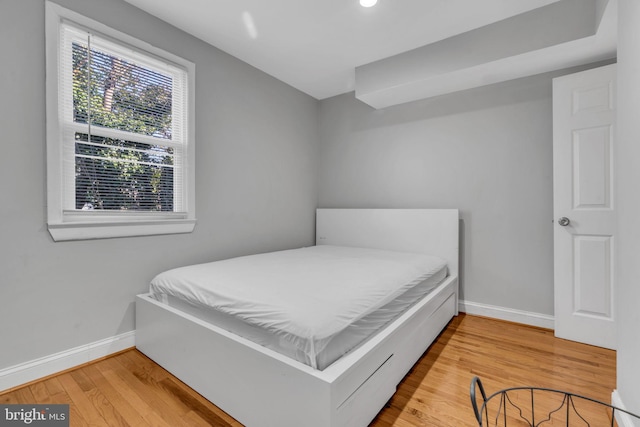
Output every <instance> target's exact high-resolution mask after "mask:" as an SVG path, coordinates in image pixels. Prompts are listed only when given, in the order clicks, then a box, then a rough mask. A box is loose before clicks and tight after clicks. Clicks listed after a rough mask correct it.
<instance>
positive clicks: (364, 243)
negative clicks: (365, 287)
mask: <svg viewBox="0 0 640 427" xmlns="http://www.w3.org/2000/svg"><path fill="white" fill-rule="evenodd" d="M458 228H459V225H458V210H457V209H318V210H317V211H316V245H336V246H357V247H364V248H376V249H388V250H396V251H406V252H419V253H426V254H430V255H436V256H439V257H441V258H444V259H446V260H447V263H448V268H449V274H451V275H453V274H458Z"/></svg>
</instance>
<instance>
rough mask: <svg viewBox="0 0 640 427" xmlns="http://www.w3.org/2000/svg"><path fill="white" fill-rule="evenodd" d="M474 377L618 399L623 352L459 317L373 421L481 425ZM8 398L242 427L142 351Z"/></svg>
mask: <svg viewBox="0 0 640 427" xmlns="http://www.w3.org/2000/svg"><path fill="white" fill-rule="evenodd" d="M476 375H477V376H479V377H480V378H482V381H483V383H484V386H485V389H486V391H487V393H488V394H491V393H493V392H495V391H498V390H499V389H502V388H507V387H514V386H535V387H547V388H554V389H561V390H566V391H569V392H574V393H577V394H583V395H587V396H589V397H592V398H594V399H598V400H602V401H605V402H610V400H611V392H612V391H613V389H614V387H615V352H614V351H611V350H604V349H601V348H597V347H592V346H588V345H584V344H578V343H573V342H570V341H565V340H560V339H557V338H554V337H553V333H552V332H551V331H548V330H544V329H538V328H532V327H527V326H523V325H517V324H513V323H507V322H501V321H497V320H491V319H485V318H481V317H475V316H466V315H460V316H458V317H457V318H455V319H454V320H452V322H451V323H450V324H449V326H448V327H447V329H446V330H445V331H444V332H443V333H442V334H441V335H440V337H439V338H438V339H437V341H436V342H435V343H434V344H433V345H432V346H431V347H430V348H429V350H428V351H427V352H426V353H425V354H424V355H423V357H422V358H421V359H420V360H419V361H418V363H417V364H416V365H415V366H414V368H413V370H412V371H411V372H410V373H409V374H408V375H407V376H406V377H405V379H404V380H403V382H402V383H401V384H400V385H399V386H398V390H397V392H396V394H395V395H394V397H393V398H392V399H391V400H390V401H389V403H388V404H387V407H385V408H384V409H383V410H382V411H381V412H380V414H378V417H377V418H376V419H375V420H374V422H373V423H372V426H375V427H388V426H395V427H409V426H412V427H413V426H434V427H440V426H452V427H463V426H477V423H475V421H474V417H473V411H472V408H471V405H470V400H469V386H470V382H471V379H472V378H473V377H474V376H476ZM4 403H32V404H33V403H69V404H70V405H71V406H70V410H71V414H70V418H71V425H72V426H82V425H95V426H106V425H110V426H128V425H131V426H145V425H153V426H171V427H176V426H240V424H239V423H238V422H237V421H235V420H234V419H233V418H231V417H229V416H228V415H226V414H225V413H224V412H223V411H221V410H220V409H218V408H217V407H216V406H214V405H213V404H211V403H210V402H208V401H207V400H205V399H204V398H202V397H201V396H200V395H199V394H197V393H196V392H194V391H193V390H191V389H190V388H189V387H187V386H186V385H184V384H183V383H182V382H180V381H179V380H178V379H176V378H175V377H173V376H172V375H171V374H169V373H168V372H167V371H165V370H164V369H162V368H161V367H160V366H158V365H156V364H155V363H154V362H152V361H151V360H149V359H148V358H147V357H145V356H144V355H143V354H141V353H140V352H138V351H137V350H135V349H131V350H127V351H125V352H122V353H119V354H117V355H115V356H113V357H109V358H106V359H103V360H101V361H98V362H95V363H91V364H88V365H84V366H82V367H79V368H77V369H75V370H71V371H68V372H65V373H62V374H59V375H56V376H52V377H49V378H46V379H44V380H41V381H38V382H35V383H32V384H29V385H27V386H24V387H19V388H16V389H12V390H9V391H7V392H3V393H0V404H4ZM592 425H593V424H592ZM301 427H302V426H301Z"/></svg>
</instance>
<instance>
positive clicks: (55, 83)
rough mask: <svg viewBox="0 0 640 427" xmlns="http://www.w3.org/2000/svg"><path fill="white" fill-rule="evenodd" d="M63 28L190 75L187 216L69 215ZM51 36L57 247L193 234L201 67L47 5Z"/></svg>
mask: <svg viewBox="0 0 640 427" xmlns="http://www.w3.org/2000/svg"><path fill="white" fill-rule="evenodd" d="M63 22H67V23H71V24H72V25H74V26H77V27H80V28H85V29H90V32H92V33H95V34H96V35H98V36H100V37H103V38H106V39H108V40H109V41H110V42H114V43H117V44H120V45H121V46H123V47H124V48H126V49H133V50H135V51H137V52H138V53H140V54H141V55H146V56H148V57H152V58H156V59H161V60H163V61H167V62H169V63H171V64H173V65H175V66H178V67H180V68H182V69H184V70H186V73H187V83H186V84H187V90H186V105H185V106H184V107H185V109H186V114H187V120H186V123H185V124H186V132H185V145H184V150H183V151H184V159H183V162H182V176H181V182H182V189H181V194H182V206H183V208H184V212H148V211H147V212H134V211H112V210H111V211H110V210H96V211H79V210H65V206H64V191H65V187H64V180H65V174H64V173H65V169H64V163H65V162H68V161H72V160H71V159H66V158H65V156H66V157H69V156H70V155H71V154H73V153H71V154H70V153H68V152H65V144H64V141H63V139H62V138H63V130H64V127H65V126H64V123H63V119H64V118H63V117H62V115H63V113H62V108H61V107H60V98H61V96H60V94H59V90H60V89H59V87H60V81H61V75H60V73H61V72H62V71H61V70H63V67H62V66H61V64H60V50H61V40H60V31H61V25H62V23H63ZM45 27H46V28H45V33H46V115H47V126H46V130H47V142H46V145H47V228H48V230H49V233H50V234H51V236H52V238H53V240H54V241H65V240H85V239H102V238H112V237H132V236H148V235H158V234H176V233H190V232H192V231H193V229H194V227H195V223H196V217H195V88H194V86H195V64H194V63H192V62H190V61H187V60H185V59H183V58H180V57H178V56H176V55H173V54H171V53H169V52H166V51H164V50H162V49H159V48H156V47H154V46H152V45H150V44H149V43H146V42H144V41H141V40H139V39H137V38H134V37H132V36H129V35H127V34H125V33H122V32H120V31H117V30H114V29H112V28H110V27H108V26H106V25H104V24H102V23H100V22H97V21H95V20H93V19H90V18H87V17H85V16H82V15H80V14H78V13H76V12H73V11H71V10H68V9H65V8H63V7H61V6H59V5H57V4H55V3H52V2H50V1H47V2H45ZM67 151H68V150H67Z"/></svg>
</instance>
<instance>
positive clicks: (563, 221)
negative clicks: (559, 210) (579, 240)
mask: <svg viewBox="0 0 640 427" xmlns="http://www.w3.org/2000/svg"><path fill="white" fill-rule="evenodd" d="M570 223H571V220H570V219H569V218H567V217H566V216H563V217H562V218H560V219H559V220H558V224H560V225H561V226H563V227H566V226H567V225H569V224H570Z"/></svg>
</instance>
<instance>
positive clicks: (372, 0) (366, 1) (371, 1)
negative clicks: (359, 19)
mask: <svg viewBox="0 0 640 427" xmlns="http://www.w3.org/2000/svg"><path fill="white" fill-rule="evenodd" d="M376 3H378V0H360V6H362V7H371V6H375V4H376Z"/></svg>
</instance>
